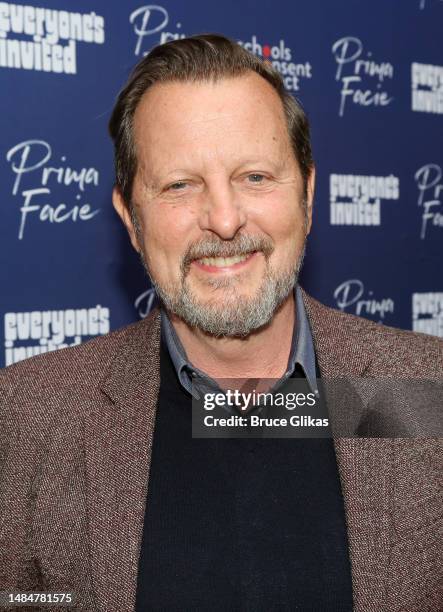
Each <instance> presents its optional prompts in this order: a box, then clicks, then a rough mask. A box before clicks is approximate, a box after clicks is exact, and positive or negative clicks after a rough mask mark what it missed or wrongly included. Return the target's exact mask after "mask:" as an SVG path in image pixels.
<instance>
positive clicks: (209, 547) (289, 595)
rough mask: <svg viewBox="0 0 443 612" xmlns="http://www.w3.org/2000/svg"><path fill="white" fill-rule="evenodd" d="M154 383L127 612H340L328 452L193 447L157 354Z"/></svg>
mask: <svg viewBox="0 0 443 612" xmlns="http://www.w3.org/2000/svg"><path fill="white" fill-rule="evenodd" d="M160 374H161V386H160V393H159V400H158V406H157V415H156V423H155V432H154V443H153V450H152V462H151V471H150V475H149V490H148V497H147V509H146V513H145V523H144V530H143V540H142V548H141V555H140V562H139V575H138V589H137V605H136V610H137V612H141V611H146V610H165V611H171V612H173V611H180V612H183V611H188V610H189V611H191V610H192V611H200V610H201V611H208V612H209V611H211V612H212V611H220V612H221V611H223V612H228V611H234V610H238V611H245V612H249V611H250V612H260V611H262V610H263V612H265V611H266V612H271V611H273V610H275V611H277V610H282V611H283V610H287V611H293V610H294V611H295V610H306V611H308V610H312V611H315V612H320V611H326V610H328V611H329V610H330V611H345V610H351V609H352V586H351V574H350V565H349V557H348V544H347V537H346V527H345V516H344V509H343V499H342V494H341V489H340V481H339V476H338V470H337V465H336V460H335V453H334V446H333V442H332V440H330V439H241V438H235V439H193V438H192V435H191V396H190V395H189V394H188V393H187V392H186V391H185V390H184V388H183V387H182V386H181V385H180V383H179V381H178V378H177V375H176V372H175V370H174V367H173V364H172V362H171V359H170V357H169V354H168V352H167V349H166V348H165V346H164V344H163V343H162V347H161V372H160ZM293 376H294V377H296V376H303V374H302V372H301V370H299V369H297V370H296V371H295V372H294V374H293Z"/></svg>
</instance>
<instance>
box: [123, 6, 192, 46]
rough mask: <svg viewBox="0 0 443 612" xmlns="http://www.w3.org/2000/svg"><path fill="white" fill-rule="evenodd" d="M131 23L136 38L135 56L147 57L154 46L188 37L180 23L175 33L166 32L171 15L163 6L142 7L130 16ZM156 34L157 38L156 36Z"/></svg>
mask: <svg viewBox="0 0 443 612" xmlns="http://www.w3.org/2000/svg"><path fill="white" fill-rule="evenodd" d="M129 22H130V23H131V24H132V26H133V28H134V34H135V36H136V44H135V49H134V54H135V55H147V54H148V53H149V50H150V49H151V48H152V47H153V46H154V45H158V44H163V43H165V42H168V41H169V40H178V39H180V38H185V36H186V34H185V33H184V32H182V31H181V27H182V24H181V23H180V22H177V23H176V24H175V28H176V30H175V31H172V32H171V31H167V30H165V28H166V27H167V26H168V25H169V14H168V11H167V10H166V9H165V8H164V7H163V6H159V5H157V4H149V5H147V6H140V7H139V8H138V9H136V10H135V11H132V13H131V14H130V15H129ZM154 34H155V35H157V36H154ZM145 38H147V40H146V43H147V46H148V48H147V49H146V45H144V43H145ZM144 47H145V48H144Z"/></svg>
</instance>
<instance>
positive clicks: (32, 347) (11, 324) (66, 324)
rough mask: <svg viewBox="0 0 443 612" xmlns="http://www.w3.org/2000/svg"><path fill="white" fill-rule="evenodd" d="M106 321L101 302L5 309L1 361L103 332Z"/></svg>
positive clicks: (107, 315)
mask: <svg viewBox="0 0 443 612" xmlns="http://www.w3.org/2000/svg"><path fill="white" fill-rule="evenodd" d="M109 321H110V311H109V308H105V307H103V306H95V307H93V308H78V309H74V308H70V309H68V310H44V311H40V310H33V311H32V312H7V313H6V314H5V317H4V331H5V364H6V365H7V366H8V365H11V364H12V363H16V362H17V361H22V359H27V358H28V357H33V356H34V355H40V354H41V353H48V352H49V351H55V350H57V349H61V348H66V347H67V346H75V345H76V344H80V343H81V342H83V341H84V340H85V339H89V338H92V337H93V336H99V335H103V334H107V333H108V332H109V329H110V326H109Z"/></svg>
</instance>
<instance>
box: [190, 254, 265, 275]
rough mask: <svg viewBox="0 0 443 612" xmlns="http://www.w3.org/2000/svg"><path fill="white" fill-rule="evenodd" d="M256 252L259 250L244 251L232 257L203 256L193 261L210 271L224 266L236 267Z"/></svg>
mask: <svg viewBox="0 0 443 612" xmlns="http://www.w3.org/2000/svg"><path fill="white" fill-rule="evenodd" d="M256 254H257V251H253V252H250V253H243V254H241V255H233V256H231V257H202V258H200V259H195V260H194V261H193V263H194V264H197V266H198V267H199V268H203V269H206V270H208V271H211V270H212V271H213V270H214V269H216V270H217V269H223V268H230V269H236V268H239V267H241V266H242V265H244V264H245V263H246V262H248V261H249V260H250V259H252V257H254V255H256Z"/></svg>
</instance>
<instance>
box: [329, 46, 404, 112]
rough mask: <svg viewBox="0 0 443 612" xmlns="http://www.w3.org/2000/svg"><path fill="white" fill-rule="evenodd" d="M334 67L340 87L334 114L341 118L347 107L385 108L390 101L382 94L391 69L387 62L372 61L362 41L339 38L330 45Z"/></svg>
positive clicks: (385, 92)
mask: <svg viewBox="0 0 443 612" xmlns="http://www.w3.org/2000/svg"><path fill="white" fill-rule="evenodd" d="M332 53H333V55H334V59H335V61H336V64H337V70H336V73H335V80H336V81H338V82H339V83H340V87H341V89H340V105H339V111H338V114H339V116H340V117H343V115H344V114H345V110H346V109H347V108H348V106H349V104H354V105H356V106H363V107H369V106H380V107H382V106H388V105H389V104H391V102H392V101H393V99H394V98H393V97H392V96H391V95H390V94H389V91H387V90H386V87H387V86H389V85H388V84H389V81H391V80H392V79H393V77H394V66H393V65H392V64H391V63H390V62H383V61H382V62H380V61H378V62H377V61H375V60H374V59H372V52H371V51H366V50H365V48H364V46H363V43H362V41H361V40H360V39H359V38H355V37H354V36H345V37H344V38H340V39H339V40H337V41H336V42H335V43H334V44H333V45H332Z"/></svg>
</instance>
